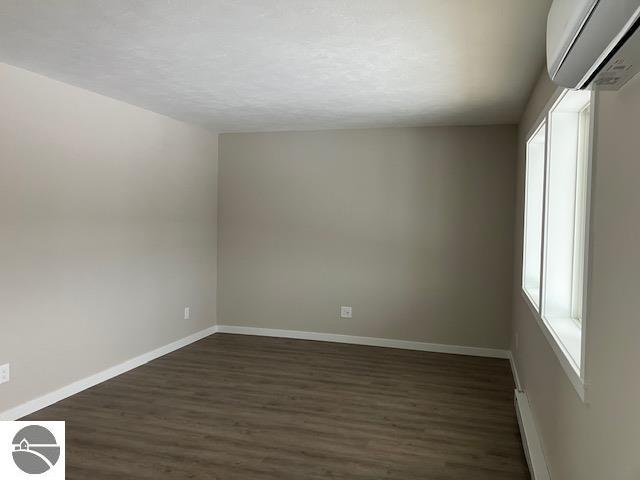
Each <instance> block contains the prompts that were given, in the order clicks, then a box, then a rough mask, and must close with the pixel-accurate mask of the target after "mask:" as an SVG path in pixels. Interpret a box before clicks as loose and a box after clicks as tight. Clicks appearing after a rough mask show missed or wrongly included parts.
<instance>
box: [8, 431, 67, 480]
mask: <svg viewBox="0 0 640 480" xmlns="http://www.w3.org/2000/svg"><path fill="white" fill-rule="evenodd" d="M12 447H13V450H12V452H11V453H12V455H13V461H14V462H15V464H16V465H17V467H18V468H19V469H20V470H22V471H23V472H25V473H29V474H31V475H36V474H40V473H45V472H47V471H49V470H50V469H51V468H53V466H54V465H55V464H56V463H57V462H58V459H59V458H60V445H58V442H57V441H56V438H55V437H54V436H53V434H52V433H51V432H50V431H49V430H48V429H46V428H45V427H42V426H40V425H29V426H26V427H24V428H22V429H21V430H20V431H19V432H18V433H16V435H15V437H13V442H12Z"/></svg>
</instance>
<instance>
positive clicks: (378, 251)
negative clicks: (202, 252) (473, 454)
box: [218, 126, 516, 348]
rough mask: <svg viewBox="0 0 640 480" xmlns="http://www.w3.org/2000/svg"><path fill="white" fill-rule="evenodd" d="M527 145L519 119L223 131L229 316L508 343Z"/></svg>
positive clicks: (224, 287) (224, 313) (222, 245)
mask: <svg viewBox="0 0 640 480" xmlns="http://www.w3.org/2000/svg"><path fill="white" fill-rule="evenodd" d="M515 156H516V129H515V127H510V126H498V127H452V128H404V129H379V130H347V131H322V132H283V133H266V134H225V135H221V137H220V192H219V194H220V197H219V198H220V205H219V221H220V224H219V226H220V232H219V260H220V269H219V272H218V274H219V277H218V282H219V290H218V298H219V307H218V318H219V320H218V323H220V324H227V325H240V326H254V327H262V328H280V329H290V330H302V331H314V332H323V333H337V334H348V335H362V336H371V337H382V338H392V339H406V340H415V341H425V342H435V343H443V344H456V345H467V346H479V347H494V348H506V347H508V344H509V332H510V330H509V328H510V327H509V324H510V317H511V295H510V292H511V274H512V268H513V263H512V258H513V255H512V252H513V250H512V246H513V218H514V214H515V211H514V206H513V195H514V179H515V161H514V159H515ZM340 305H351V306H353V319H350V320H345V319H339V318H338V309H339V306H340Z"/></svg>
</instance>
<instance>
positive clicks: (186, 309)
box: [184, 307, 191, 320]
mask: <svg viewBox="0 0 640 480" xmlns="http://www.w3.org/2000/svg"><path fill="white" fill-rule="evenodd" d="M190 318H191V308H190V307H184V319H185V320H189V319H190Z"/></svg>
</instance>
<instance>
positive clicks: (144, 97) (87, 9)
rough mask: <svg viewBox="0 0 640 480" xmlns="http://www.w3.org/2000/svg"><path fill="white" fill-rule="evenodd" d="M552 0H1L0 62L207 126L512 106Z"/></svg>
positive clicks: (522, 89) (523, 92)
mask: <svg viewBox="0 0 640 480" xmlns="http://www.w3.org/2000/svg"><path fill="white" fill-rule="evenodd" d="M549 3H550V2H549V0H55V1H42V0H2V1H0V61H2V62H6V63H9V64H12V65H15V66H18V67H22V68H25V69H27V70H31V71H34V72H37V73H41V74H43V75H47V76H49V77H52V78H55V79H58V80H61V81H64V82H67V83H70V84H72V85H76V86H79V87H82V88H85V89H88V90H92V91H95V92H98V93H101V94H104V95H107V96H110V97H114V98H117V99H121V100H124V101H126V102H129V103H132V104H134V105H139V106H141V107H144V108H147V109H149V110H153V111H156V112H159V113H163V114H166V115H169V116H171V117H174V118H177V119H180V120H185V121H189V122H194V123H199V124H202V125H204V126H206V127H209V128H211V129H212V130H215V131H218V132H229V131H265V130H289V129H294V130H298V129H314V128H344V127H366V126H406V125H428V124H443V125H444V124H495V123H513V122H516V121H517V120H518V119H519V116H520V114H521V112H522V109H523V106H524V102H525V100H526V97H527V95H528V94H529V92H530V90H531V87H532V85H533V82H534V80H535V78H536V77H537V75H538V73H539V72H540V70H541V68H542V65H543V60H544V31H545V20H546V13H547V11H548V8H549Z"/></svg>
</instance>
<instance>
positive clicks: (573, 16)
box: [547, 0, 640, 90]
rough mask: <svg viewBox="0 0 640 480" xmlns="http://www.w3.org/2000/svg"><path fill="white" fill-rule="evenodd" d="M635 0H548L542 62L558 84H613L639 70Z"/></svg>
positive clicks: (639, 10) (639, 0)
mask: <svg viewBox="0 0 640 480" xmlns="http://www.w3.org/2000/svg"><path fill="white" fill-rule="evenodd" d="M639 23H640V0H554V1H553V4H552V5H551V9H550V11H549V19H548V22H547V68H548V69H549V75H550V77H551V79H552V80H553V81H554V82H555V83H557V84H559V85H562V86H564V87H569V88H576V89H585V88H588V87H589V86H591V85H594V86H598V87H599V88H600V89H606V90H617V89H619V88H620V87H622V86H623V85H624V84H625V83H626V82H627V81H628V80H629V79H630V78H631V77H633V76H634V75H635V74H636V73H637V72H638V71H639V70H640V29H638V25H639Z"/></svg>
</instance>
